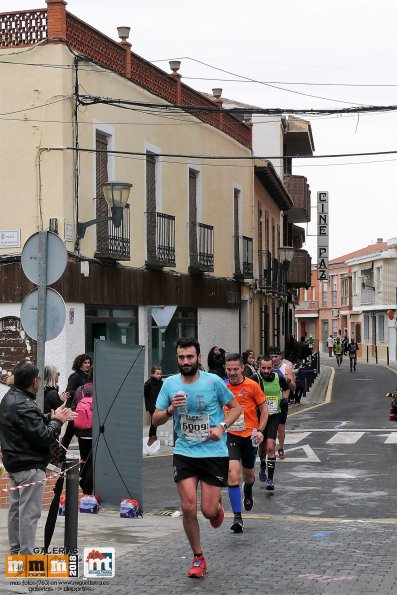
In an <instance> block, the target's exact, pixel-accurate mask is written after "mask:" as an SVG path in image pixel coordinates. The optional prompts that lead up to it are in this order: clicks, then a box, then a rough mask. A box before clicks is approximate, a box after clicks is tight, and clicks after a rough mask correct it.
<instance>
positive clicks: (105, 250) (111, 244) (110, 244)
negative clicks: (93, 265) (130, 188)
mask: <svg viewBox="0 0 397 595" xmlns="http://www.w3.org/2000/svg"><path fill="white" fill-rule="evenodd" d="M108 215H109V217H110V216H111V210H110V208H108ZM95 258H99V259H102V260H130V205H128V204H127V205H126V206H125V207H124V209H123V218H122V221H121V225H120V227H115V226H114V225H113V222H112V221H103V222H101V223H98V224H97V226H96V251H95Z"/></svg>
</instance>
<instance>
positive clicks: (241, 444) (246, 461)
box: [227, 434, 257, 469]
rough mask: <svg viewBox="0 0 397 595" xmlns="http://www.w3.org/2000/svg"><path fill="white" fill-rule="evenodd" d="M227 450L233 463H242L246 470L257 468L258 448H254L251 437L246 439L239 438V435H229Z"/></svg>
mask: <svg viewBox="0 0 397 595" xmlns="http://www.w3.org/2000/svg"><path fill="white" fill-rule="evenodd" d="M227 448H228V450H229V459H230V460H231V461H241V464H242V466H243V467H244V468H245V469H253V468H254V467H255V459H256V452H257V448H255V447H254V446H252V441H251V436H247V437H246V438H244V437H243V436H237V434H228V435H227Z"/></svg>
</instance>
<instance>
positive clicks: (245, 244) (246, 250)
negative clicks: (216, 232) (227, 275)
mask: <svg viewBox="0 0 397 595" xmlns="http://www.w3.org/2000/svg"><path fill="white" fill-rule="evenodd" d="M234 276H235V278H236V279H252V278H253V276H254V262H253V241H252V238H248V237H247V236H235V238H234Z"/></svg>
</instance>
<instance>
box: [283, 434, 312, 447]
mask: <svg viewBox="0 0 397 595" xmlns="http://www.w3.org/2000/svg"><path fill="white" fill-rule="evenodd" d="M309 435H310V432H295V433H294V434H292V435H291V434H290V432H287V434H286V436H285V441H284V444H297V443H298V442H300V441H301V440H304V439H305V438H307V436H309Z"/></svg>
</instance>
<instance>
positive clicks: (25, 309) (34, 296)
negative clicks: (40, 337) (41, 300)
mask: <svg viewBox="0 0 397 595" xmlns="http://www.w3.org/2000/svg"><path fill="white" fill-rule="evenodd" d="M46 291H47V294H46V295H47V298H46V300H47V304H46V321H45V338H44V340H45V341H51V339H55V337H57V336H58V335H59V333H60V332H61V331H62V329H63V327H64V326H65V320H66V307H65V302H64V301H63V298H62V296H61V295H60V294H59V293H58V292H57V291H55V289H52V288H51V287H47V290H46ZM38 294H39V290H38V289H33V291H31V292H30V293H28V295H27V296H26V297H25V299H24V300H23V302H22V305H21V322H22V326H23V328H24V330H25V332H26V333H27V334H28V335H29V337H31V338H32V339H34V340H35V341H37V306H38Z"/></svg>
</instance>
